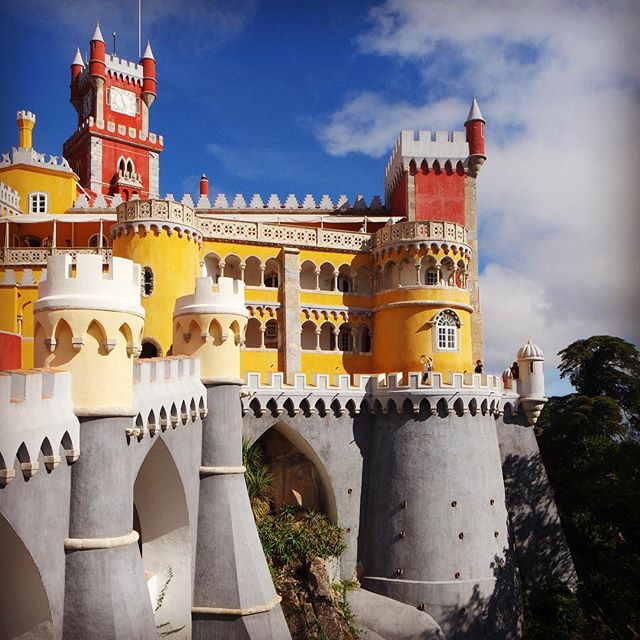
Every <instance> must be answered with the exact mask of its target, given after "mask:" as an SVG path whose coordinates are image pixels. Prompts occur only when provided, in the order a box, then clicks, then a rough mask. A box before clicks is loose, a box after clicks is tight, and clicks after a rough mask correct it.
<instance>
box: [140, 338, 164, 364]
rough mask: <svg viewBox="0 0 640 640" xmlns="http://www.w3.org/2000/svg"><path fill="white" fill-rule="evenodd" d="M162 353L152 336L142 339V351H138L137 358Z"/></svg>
mask: <svg viewBox="0 0 640 640" xmlns="http://www.w3.org/2000/svg"><path fill="white" fill-rule="evenodd" d="M160 355H162V351H161V349H160V348H159V344H158V343H157V342H156V341H155V340H153V339H152V338H145V339H144V340H143V341H142V351H140V355H139V356H138V357H139V358H141V359H143V358H157V357H158V356H160Z"/></svg>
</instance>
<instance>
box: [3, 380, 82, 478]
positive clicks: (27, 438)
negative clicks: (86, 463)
mask: <svg viewBox="0 0 640 640" xmlns="http://www.w3.org/2000/svg"><path fill="white" fill-rule="evenodd" d="M0 424H1V425H2V428H1V429H0V485H2V484H7V483H9V482H11V480H12V479H13V478H14V476H15V471H14V468H13V467H14V461H15V459H16V457H18V459H19V461H20V468H21V470H22V474H23V476H24V477H25V478H29V477H31V476H32V475H34V474H35V473H37V472H38V469H39V466H40V464H39V462H38V457H39V455H40V453H41V452H42V454H43V456H44V464H45V466H46V467H47V470H49V471H50V470H52V469H53V468H55V467H56V466H57V465H58V464H59V462H60V456H59V455H58V451H59V448H60V445H61V444H62V446H63V449H64V452H65V455H66V457H67V462H69V463H71V462H74V461H75V460H77V458H78V456H79V455H80V448H79V447H80V444H79V443H80V425H79V422H78V418H77V417H76V416H75V414H74V412H73V402H72V399H71V374H70V373H68V372H66V371H56V370H53V369H51V370H47V369H42V370H33V369H32V370H21V371H3V372H0ZM23 445H24V446H23Z"/></svg>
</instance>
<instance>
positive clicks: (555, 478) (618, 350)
mask: <svg viewBox="0 0 640 640" xmlns="http://www.w3.org/2000/svg"><path fill="white" fill-rule="evenodd" d="M560 356H561V358H562V362H561V364H560V371H561V374H562V376H563V377H569V380H570V382H571V383H572V384H573V385H574V386H575V388H576V390H577V391H578V393H575V394H570V395H567V396H564V397H556V398H551V399H550V401H549V402H548V404H547V406H546V407H545V409H544V411H543V412H542V414H541V416H540V419H539V421H538V423H537V425H536V431H537V434H538V441H539V445H540V452H541V454H542V458H543V460H544V463H545V466H546V468H547V472H548V475H549V481H550V482H551V485H552V487H553V489H554V492H555V495H556V503H557V505H558V509H559V511H560V514H561V517H562V521H563V524H564V528H565V532H566V535H567V540H568V542H569V546H570V548H571V553H572V556H573V559H574V562H575V565H576V569H577V571H578V575H579V577H580V580H581V582H582V584H583V585H584V590H585V593H586V594H587V596H588V597H587V599H586V602H587V609H588V610H589V612H590V614H591V619H592V621H594V622H593V626H592V628H591V631H590V633H589V635H588V636H586V637H590V638H608V637H613V636H611V632H610V631H607V627H606V625H604V624H600V625H599V623H598V620H604V621H606V623H607V625H610V627H611V628H613V629H615V630H616V635H615V637H625V638H626V637H631V636H630V635H629V634H630V633H631V634H633V633H638V632H640V613H639V612H640V442H639V441H637V439H633V438H628V437H627V436H628V435H629V428H630V427H633V426H635V427H636V429H637V425H638V407H639V404H640V385H639V383H638V376H640V356H639V354H638V351H637V349H636V348H635V347H634V346H633V345H630V344H629V343H628V342H625V341H624V340H621V339H619V338H612V337H610V336H593V337H591V338H587V339H585V340H579V341H577V342H574V343H573V344H571V345H569V346H568V347H566V349H563V350H562V351H561V352H560ZM552 595H553V598H555V599H557V595H558V594H552ZM554 601H555V600H554ZM532 611H534V612H535V611H536V610H535V609H532ZM536 628H537V627H536V621H535V619H534V620H533V621H532V626H530V630H531V634H530V637H532V638H533V637H537V636H536V634H535V633H534V631H535V629H536ZM542 628H543V627H540V629H542ZM565 637H571V636H565Z"/></svg>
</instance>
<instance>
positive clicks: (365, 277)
mask: <svg viewBox="0 0 640 640" xmlns="http://www.w3.org/2000/svg"><path fill="white" fill-rule="evenodd" d="M354 289H355V292H356V293H363V294H365V293H371V272H370V271H369V269H368V268H367V267H360V268H359V269H358V271H357V272H356V278H355V281H354Z"/></svg>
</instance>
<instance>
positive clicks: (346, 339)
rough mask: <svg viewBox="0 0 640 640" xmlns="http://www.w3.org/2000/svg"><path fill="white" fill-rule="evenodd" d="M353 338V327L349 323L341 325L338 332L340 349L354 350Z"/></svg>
mask: <svg viewBox="0 0 640 640" xmlns="http://www.w3.org/2000/svg"><path fill="white" fill-rule="evenodd" d="M352 348H353V339H352V335H351V327H350V325H348V324H343V325H341V326H340V331H339V333H338V351H347V352H349V351H352Z"/></svg>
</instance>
